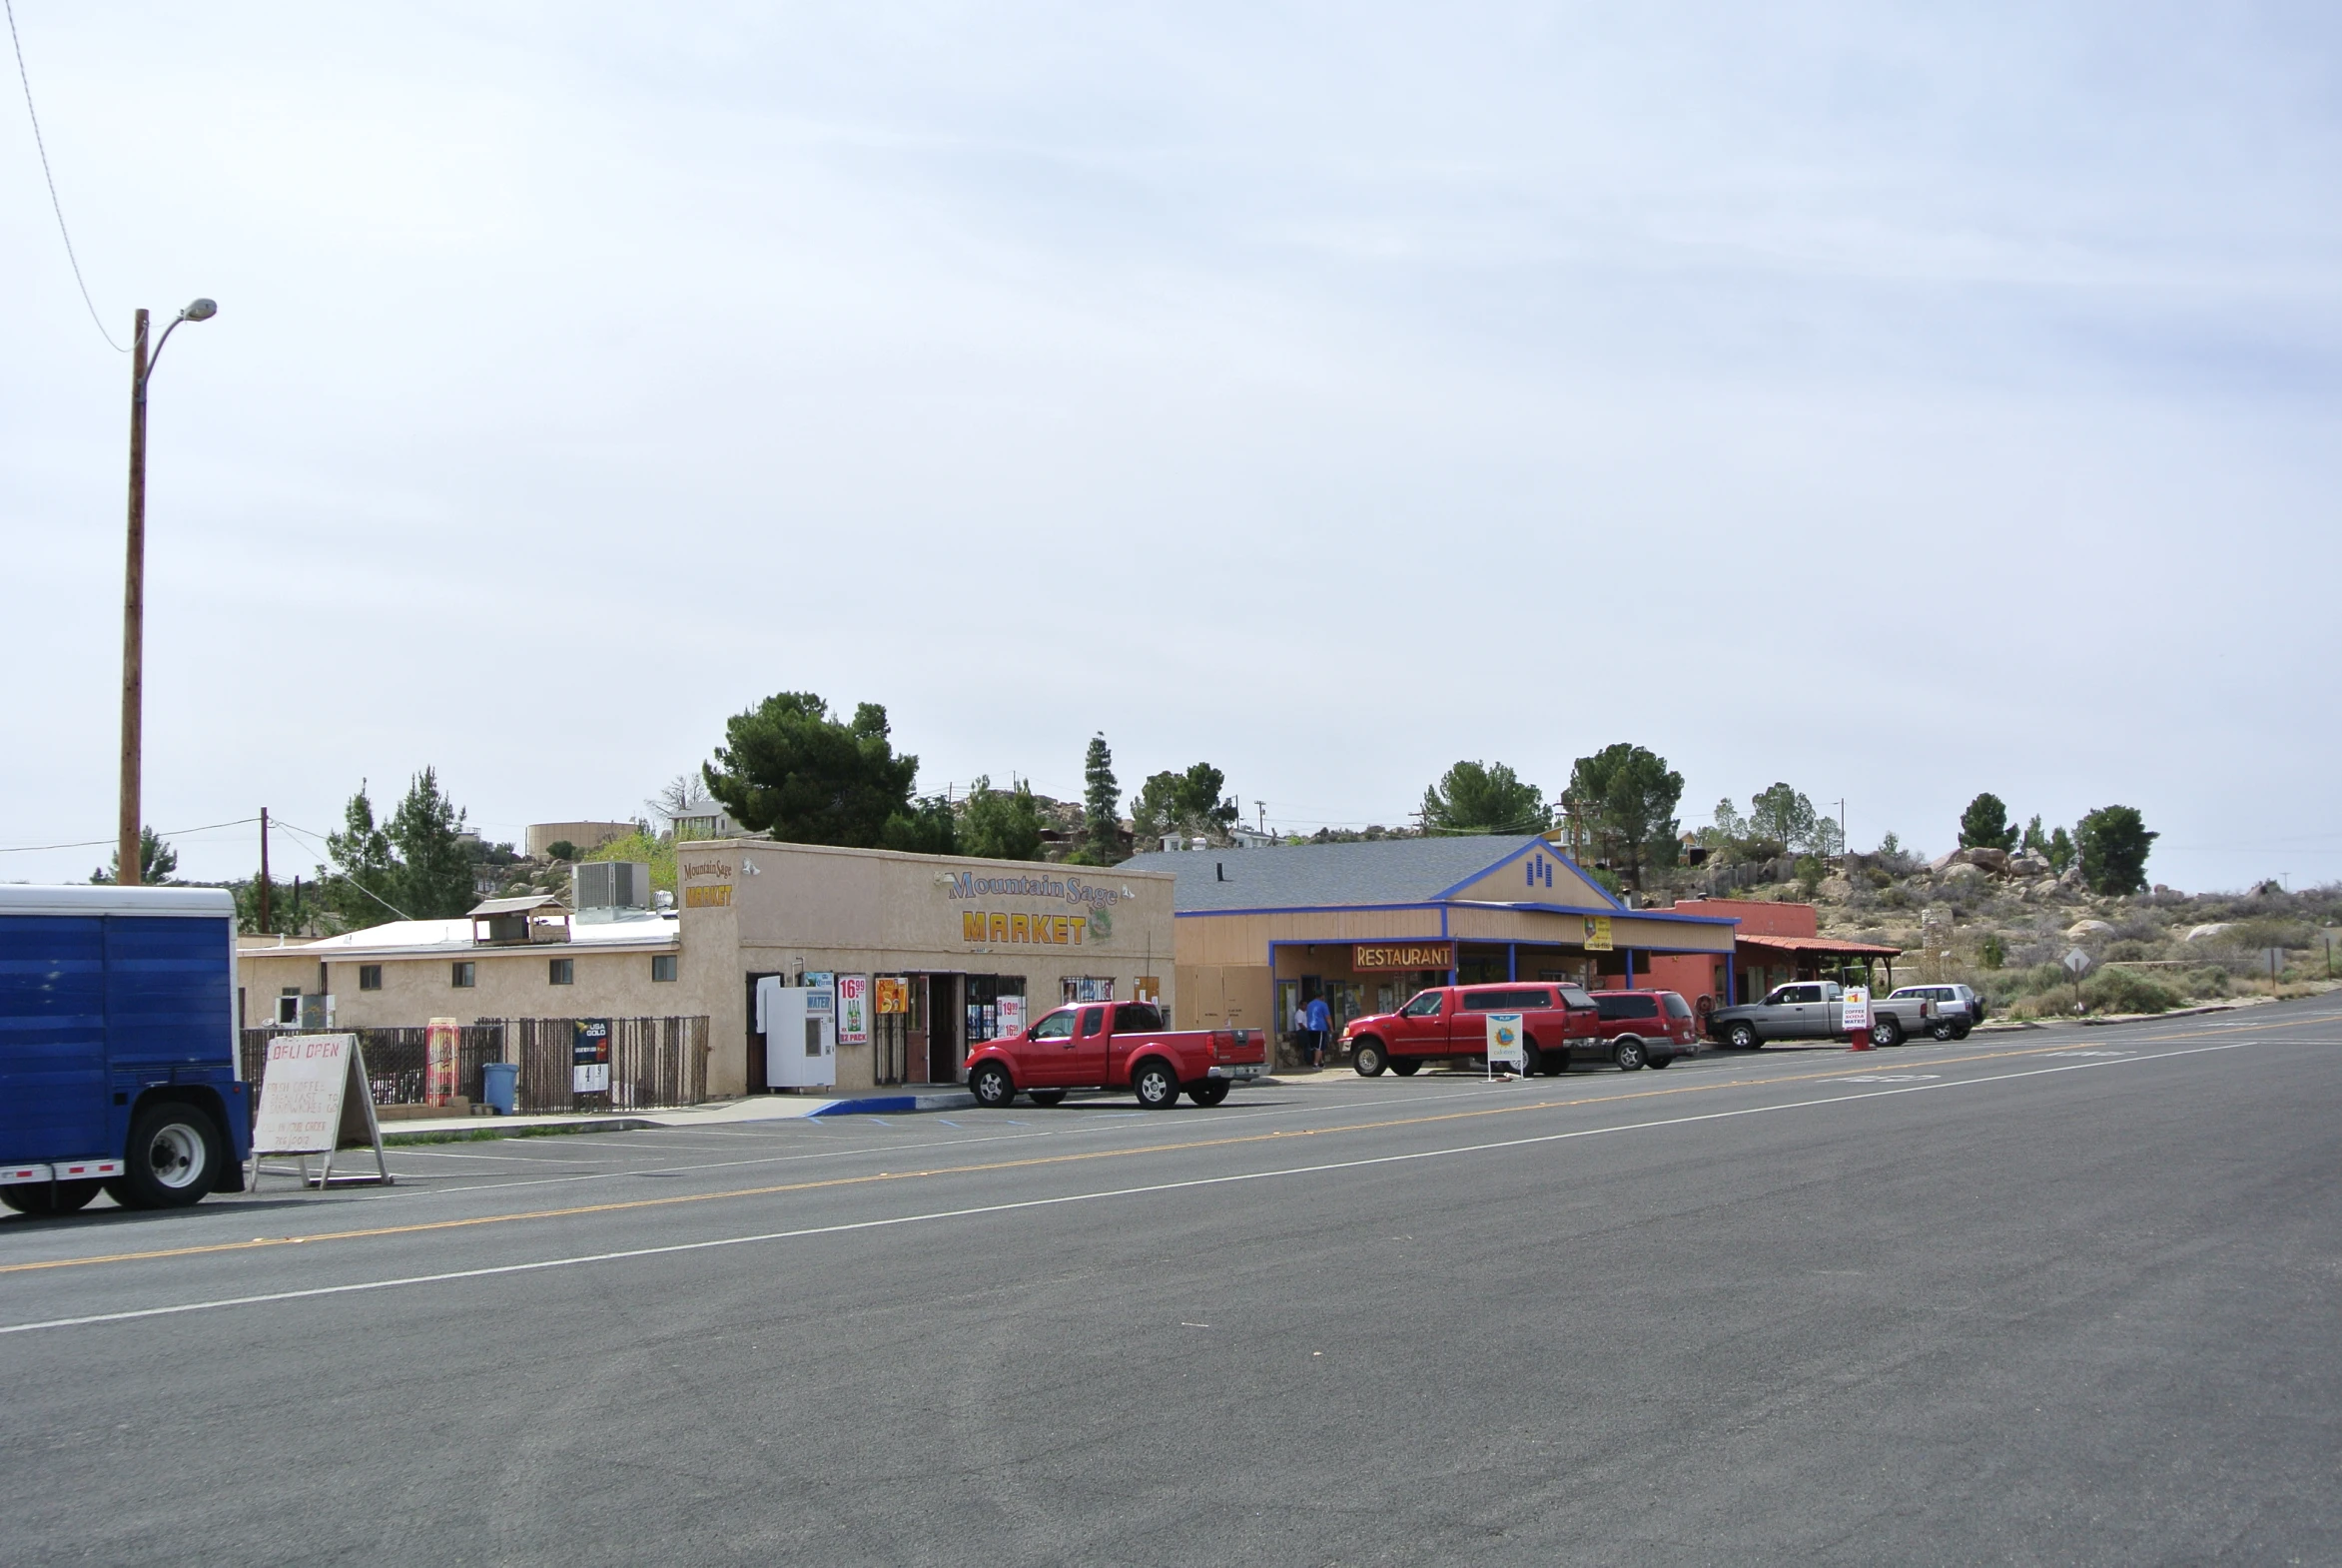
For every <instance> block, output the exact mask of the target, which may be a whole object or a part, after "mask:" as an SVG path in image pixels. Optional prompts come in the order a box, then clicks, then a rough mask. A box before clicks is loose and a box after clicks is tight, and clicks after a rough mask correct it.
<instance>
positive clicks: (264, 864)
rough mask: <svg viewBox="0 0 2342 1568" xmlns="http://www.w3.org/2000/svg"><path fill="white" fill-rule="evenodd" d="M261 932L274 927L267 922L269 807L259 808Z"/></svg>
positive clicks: (263, 932) (266, 931) (264, 932)
mask: <svg viewBox="0 0 2342 1568" xmlns="http://www.w3.org/2000/svg"><path fill="white" fill-rule="evenodd" d="M260 928H261V933H262V934H263V935H266V934H267V933H268V932H269V931H271V930H273V929H274V928H273V927H271V926H270V924H269V808H268V807H266V806H263V807H262V808H261V918H260Z"/></svg>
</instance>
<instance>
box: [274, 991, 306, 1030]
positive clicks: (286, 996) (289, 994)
mask: <svg viewBox="0 0 2342 1568" xmlns="http://www.w3.org/2000/svg"><path fill="white" fill-rule="evenodd" d="M277 1022H278V1023H280V1024H292V1025H296V1026H298V1025H299V1024H300V1023H301V988H300V987H299V986H287V987H286V988H285V989H284V990H283V991H282V992H280V993H278V996H277Z"/></svg>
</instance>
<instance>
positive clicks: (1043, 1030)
mask: <svg viewBox="0 0 2342 1568" xmlns="http://www.w3.org/2000/svg"><path fill="white" fill-rule="evenodd" d="M1105 1011H1106V1010H1105V1009H1104V1008H1097V1007H1093V1008H1059V1009H1058V1010H1057V1011H1056V1012H1054V1013H1051V1014H1049V1015H1048V1016H1047V1017H1045V1018H1042V1019H1040V1020H1039V1021H1038V1022H1036V1023H1035V1024H1034V1026H1033V1027H1032V1028H1031V1029H1029V1030H1027V1031H1026V1032H1025V1033H1024V1034H1022V1035H1020V1036H1018V1037H1017V1038H1015V1039H1014V1040H1010V1041H1006V1042H1004V1044H1005V1045H1006V1046H1007V1047H1008V1052H1009V1063H1010V1071H1011V1072H1013V1073H1014V1074H1015V1075H1016V1078H1017V1087H1018V1088H1020V1089H1063V1088H1065V1087H1066V1086H1067V1085H1069V1084H1071V1083H1073V1082H1074V1055H1075V1046H1074V1026H1075V1025H1076V1024H1078V1023H1080V1022H1081V1020H1082V1015H1083V1014H1084V1013H1085V1012H1088V1013H1103V1012H1105Z"/></svg>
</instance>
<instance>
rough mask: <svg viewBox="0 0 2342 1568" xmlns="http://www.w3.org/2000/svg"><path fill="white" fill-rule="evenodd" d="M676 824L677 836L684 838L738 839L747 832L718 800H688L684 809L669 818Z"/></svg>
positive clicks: (680, 838)
mask: <svg viewBox="0 0 2342 1568" xmlns="http://www.w3.org/2000/svg"><path fill="white" fill-rule="evenodd" d="M668 820H669V821H670V822H672V823H673V824H674V829H675V837H676V839H677V840H682V839H736V838H745V837H747V834H746V832H745V830H743V829H742V828H741V826H740V824H739V823H737V822H734V821H733V820H732V818H731V814H730V813H728V812H727V811H725V810H724V808H723V806H722V805H721V804H720V803H719V802H716V801H712V800H707V799H704V798H702V799H698V800H691V801H686V802H685V803H684V805H683V809H682V810H680V811H678V812H676V813H675V814H674V816H673V817H671V818H669V819H668Z"/></svg>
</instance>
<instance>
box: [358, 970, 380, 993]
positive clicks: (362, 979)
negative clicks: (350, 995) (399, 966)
mask: <svg viewBox="0 0 2342 1568" xmlns="http://www.w3.org/2000/svg"><path fill="white" fill-rule="evenodd" d="M358 989H359V990H361V991H380V990H382V989H383V966H382V965H380V964H361V965H359V966H358Z"/></svg>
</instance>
